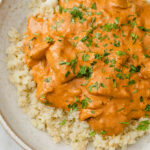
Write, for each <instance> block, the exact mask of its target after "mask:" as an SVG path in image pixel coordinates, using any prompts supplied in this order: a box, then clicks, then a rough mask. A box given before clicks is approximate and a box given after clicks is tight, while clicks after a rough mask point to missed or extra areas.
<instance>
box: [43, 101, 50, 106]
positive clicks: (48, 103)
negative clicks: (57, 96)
mask: <svg viewBox="0 0 150 150" xmlns="http://www.w3.org/2000/svg"><path fill="white" fill-rule="evenodd" d="M44 104H45V105H46V106H50V105H52V103H50V102H49V101H47V100H44Z"/></svg>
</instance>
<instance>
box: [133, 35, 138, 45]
mask: <svg viewBox="0 0 150 150" xmlns="http://www.w3.org/2000/svg"><path fill="white" fill-rule="evenodd" d="M131 38H132V40H133V44H135V43H136V40H137V38H138V36H137V35H136V34H135V33H131Z"/></svg>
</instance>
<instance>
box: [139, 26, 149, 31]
mask: <svg viewBox="0 0 150 150" xmlns="http://www.w3.org/2000/svg"><path fill="white" fill-rule="evenodd" d="M138 28H139V29H141V30H142V31H145V32H150V29H146V28H145V27H142V26H139V27H138Z"/></svg>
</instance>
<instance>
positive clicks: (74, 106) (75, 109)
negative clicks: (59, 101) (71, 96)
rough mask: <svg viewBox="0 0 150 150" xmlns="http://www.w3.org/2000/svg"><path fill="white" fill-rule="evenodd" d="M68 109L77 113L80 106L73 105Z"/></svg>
mask: <svg viewBox="0 0 150 150" xmlns="http://www.w3.org/2000/svg"><path fill="white" fill-rule="evenodd" d="M68 108H69V109H70V112H75V111H77V110H78V105H77V104H76V103H74V102H73V103H72V104H69V105H68Z"/></svg>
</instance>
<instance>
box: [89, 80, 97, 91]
mask: <svg viewBox="0 0 150 150" xmlns="http://www.w3.org/2000/svg"><path fill="white" fill-rule="evenodd" d="M93 88H96V90H98V89H99V88H100V84H98V82H95V83H94V84H92V85H90V86H89V92H92V89H93Z"/></svg>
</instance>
